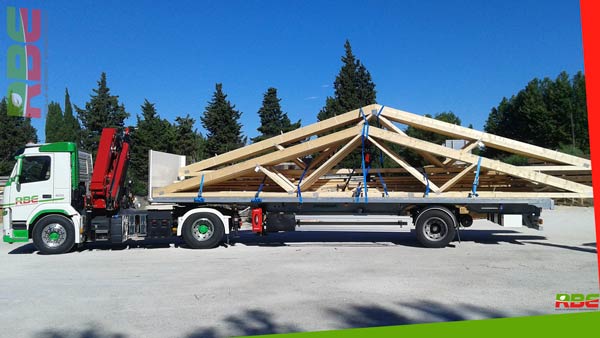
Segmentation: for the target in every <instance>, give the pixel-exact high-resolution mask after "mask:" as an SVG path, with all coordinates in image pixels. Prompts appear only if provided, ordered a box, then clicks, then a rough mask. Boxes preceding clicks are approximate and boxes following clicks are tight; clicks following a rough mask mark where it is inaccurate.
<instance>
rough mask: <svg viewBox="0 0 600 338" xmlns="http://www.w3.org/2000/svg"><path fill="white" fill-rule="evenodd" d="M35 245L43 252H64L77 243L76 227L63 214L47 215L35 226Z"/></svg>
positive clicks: (49, 253)
mask: <svg viewBox="0 0 600 338" xmlns="http://www.w3.org/2000/svg"><path fill="white" fill-rule="evenodd" d="M32 237H33V245H35V247H36V248H37V249H38V250H39V251H40V252H41V253H43V254H48V255H52V254H62V253H65V252H68V251H69V250H71V249H72V248H73V245H74V244H75V228H74V227H73V222H71V220H70V219H68V218H66V217H64V216H61V215H49V216H45V217H43V218H42V219H40V220H39V221H37V223H36V224H35V226H34V227H33V233H32Z"/></svg>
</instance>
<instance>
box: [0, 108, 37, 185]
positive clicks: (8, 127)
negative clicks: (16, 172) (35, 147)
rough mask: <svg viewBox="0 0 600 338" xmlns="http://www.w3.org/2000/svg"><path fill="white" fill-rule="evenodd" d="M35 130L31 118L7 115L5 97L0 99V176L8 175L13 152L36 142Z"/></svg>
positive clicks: (10, 169) (13, 163)
mask: <svg viewBox="0 0 600 338" xmlns="http://www.w3.org/2000/svg"><path fill="white" fill-rule="evenodd" d="M37 142H38V137H37V131H36V130H35V128H34V127H33V126H32V125H31V119H30V118H26V117H19V116H9V115H8V103H7V101H6V98H3V99H2V101H0V176H8V175H10V173H11V171H12V169H13V166H14V165H15V158H14V157H15V153H16V152H17V151H18V150H19V149H21V148H23V147H24V146H25V145H26V144H27V143H37Z"/></svg>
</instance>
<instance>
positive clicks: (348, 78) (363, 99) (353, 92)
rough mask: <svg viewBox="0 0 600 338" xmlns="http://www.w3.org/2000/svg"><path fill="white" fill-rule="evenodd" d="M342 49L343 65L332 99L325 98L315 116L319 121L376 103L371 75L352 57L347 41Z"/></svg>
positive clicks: (336, 80)
mask: <svg viewBox="0 0 600 338" xmlns="http://www.w3.org/2000/svg"><path fill="white" fill-rule="evenodd" d="M344 48H345V50H346V53H345V55H344V56H343V57H342V63H343V65H342V68H341V69H340V72H339V74H338V75H337V77H336V78H335V82H334V83H333V87H334V89H335V93H334V97H328V98H327V100H326V102H325V107H323V109H321V111H320V112H319V114H318V115H317V118H318V120H319V121H323V120H325V119H328V118H330V117H333V116H336V115H339V114H343V113H346V112H349V111H351V110H354V109H358V108H360V107H363V106H366V105H369V104H373V103H376V97H377V92H376V91H375V84H374V83H373V81H372V79H371V74H370V73H369V71H368V70H367V68H366V67H365V66H364V65H363V64H362V62H361V61H360V60H358V59H357V58H356V57H355V56H354V54H353V53H352V47H351V46H350V42H349V41H348V40H346V43H345V44H344Z"/></svg>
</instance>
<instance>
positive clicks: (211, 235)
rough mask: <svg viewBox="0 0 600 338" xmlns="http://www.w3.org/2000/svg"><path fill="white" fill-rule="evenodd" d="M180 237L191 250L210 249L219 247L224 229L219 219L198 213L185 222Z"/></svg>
mask: <svg viewBox="0 0 600 338" xmlns="http://www.w3.org/2000/svg"><path fill="white" fill-rule="evenodd" d="M181 235H182V236H183V239H184V240H185V243H186V244H187V245H189V246H190V247H191V248H192V249H210V248H214V247H216V246H217V245H219V243H220V242H221V240H222V239H223V236H224V235H225V227H224V226H223V222H221V219H220V218H219V217H217V216H215V215H213V214H210V213H198V214H194V215H191V216H190V217H188V218H187V219H186V220H185V222H184V223H183V227H182V228H181Z"/></svg>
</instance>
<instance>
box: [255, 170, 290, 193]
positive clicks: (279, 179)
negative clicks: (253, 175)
mask: <svg viewBox="0 0 600 338" xmlns="http://www.w3.org/2000/svg"><path fill="white" fill-rule="evenodd" d="M256 168H257V169H258V170H259V171H260V172H262V173H263V174H265V175H266V176H267V177H268V178H270V179H271V180H272V181H273V182H275V183H276V184H277V185H278V186H280V187H281V188H282V189H283V190H285V191H286V192H288V193H291V192H293V191H294V190H296V187H294V185H293V184H292V182H290V181H289V180H287V179H285V178H282V177H280V176H279V175H277V174H276V173H274V172H272V171H270V170H268V169H266V168H265V167H263V166H261V165H257V166H256Z"/></svg>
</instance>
